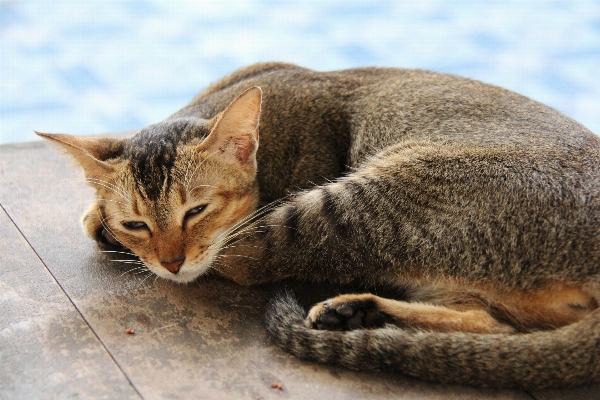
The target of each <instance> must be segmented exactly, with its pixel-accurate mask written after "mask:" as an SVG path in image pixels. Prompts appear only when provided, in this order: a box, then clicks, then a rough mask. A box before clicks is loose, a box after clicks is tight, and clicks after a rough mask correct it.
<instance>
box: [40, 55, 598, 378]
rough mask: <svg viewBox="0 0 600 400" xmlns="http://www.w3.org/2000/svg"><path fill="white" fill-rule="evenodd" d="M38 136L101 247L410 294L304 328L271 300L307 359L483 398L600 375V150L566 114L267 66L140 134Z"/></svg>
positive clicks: (458, 89)
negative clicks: (76, 176) (84, 207)
mask: <svg viewBox="0 0 600 400" xmlns="http://www.w3.org/2000/svg"><path fill="white" fill-rule="evenodd" d="M259 132H260V140H259ZM39 135H40V136H42V137H44V138H46V139H50V140H52V141H54V142H56V143H59V144H60V145H62V147H63V148H64V149H65V150H66V151H67V152H68V153H69V154H70V155H71V156H73V157H74V158H75V160H76V161H77V162H78V163H79V164H80V165H81V167H83V171H84V173H85V177H86V179H87V182H88V183H89V184H91V185H92V186H93V187H94V188H95V189H96V193H97V203H96V204H95V205H94V206H93V207H92V208H91V209H89V210H88V211H87V213H86V214H85V215H84V217H83V225H84V228H85V231H86V232H87V234H88V235H89V236H91V237H92V238H93V239H95V240H97V241H98V242H99V243H100V244H102V245H104V246H120V247H124V248H128V249H130V250H132V251H133V252H134V253H135V254H136V255H137V256H139V258H140V259H141V260H142V261H143V262H144V263H145V265H146V266H147V267H148V268H149V269H150V270H151V271H152V272H154V273H155V274H156V275H159V276H160V277H163V278H165V279H170V280H172V281H176V282H190V281H193V280H194V279H196V278H197V277H199V276H200V275H202V274H204V273H205V272H207V271H209V270H212V271H216V272H218V273H220V274H222V275H223V276H225V277H227V278H229V279H232V280H233V281H235V282H238V283H240V284H242V285H252V284H258V283H265V282H274V281H279V280H282V279H284V278H296V279H308V280H312V281H323V282H334V283H338V284H346V283H352V282H360V283H361V284H363V285H365V286H370V287H374V288H377V287H383V286H385V287H393V288H396V289H397V291H398V293H402V296H403V297H402V298H401V299H392V298H382V297H378V296H376V295H374V294H369V293H363V294H346V295H340V296H338V297H334V298H332V299H329V300H326V301H324V302H322V303H319V304H317V305H315V306H314V307H313V308H312V309H311V310H310V312H309V313H308V316H306V314H305V313H304V311H303V310H302V309H301V308H300V306H299V305H298V304H297V302H296V300H295V299H294V298H293V297H292V296H291V295H289V294H283V295H280V296H279V297H277V298H275V299H274V300H273V301H271V302H270V304H269V305H268V306H267V310H266V314H265V321H266V326H267V329H268V331H269V332H270V334H271V335H272V336H273V337H274V340H275V341H276V342H277V343H278V344H279V345H281V346H282V347H283V348H285V349H286V350H288V351H290V352H292V353H293V354H295V355H297V356H299V357H302V358H306V359H310V360H316V361H321V362H326V363H337V364H341V365H344V366H346V367H348V368H352V369H358V370H368V369H393V370H396V371H400V372H402V373H405V374H408V375H412V376H417V377H421V378H424V379H430V380H436V381H441V382H455V383H467V384H473V385H480V386H503V387H507V386H517V387H548V386H569V385H577V384H583V383H589V382H597V381H600V309H598V304H599V302H600V139H599V138H598V137H597V136H595V135H594V134H592V133H591V132H590V131H588V130H587V129H586V128H584V127H583V126H581V125H579V124H578V123H576V122H575V121H573V120H571V119H569V118H567V117H565V116H563V115H561V114H560V113H558V112H557V111H555V110H553V109H551V108H549V107H546V106H544V105H542V104H539V103H536V102H534V101H532V100H530V99H527V98H525V97H523V96H520V95H518V94H515V93H512V92H510V91H507V90H504V89H501V88H498V87H495V86H490V85H486V84H483V83H480V82H476V81H473V80H469V79H465V78H459V77H456V76H451V75H443V74H437V73H433V72H427V71H420V70H402V69H380V68H363V69H353V70H345V71H335V72H315V71H311V70H309V69H305V68H301V67H298V66H295V65H290V64H282V63H264V64H256V65H252V66H249V67H247V68H242V69H240V70H238V71H236V72H234V73H232V74H230V75H228V76H226V77H225V78H223V79H221V80H220V81H218V82H216V83H214V84H213V85H211V86H209V87H208V88H207V89H206V90H204V91H203V92H202V93H200V94H199V95H198V96H197V97H196V98H195V99H194V100H193V101H192V102H191V103H190V104H189V105H188V106H186V107H185V108H183V109H182V110H180V111H178V112H177V113H175V114H174V115H172V116H171V117H169V118H167V119H166V120H165V121H163V122H160V123H158V124H156V125H151V126H149V127H147V128H144V129H142V130H141V131H139V132H138V133H137V134H135V135H134V136H132V137H130V138H125V139H113V138H91V137H76V136H69V135H62V134H55V135H50V134H39ZM259 142H260V145H259Z"/></svg>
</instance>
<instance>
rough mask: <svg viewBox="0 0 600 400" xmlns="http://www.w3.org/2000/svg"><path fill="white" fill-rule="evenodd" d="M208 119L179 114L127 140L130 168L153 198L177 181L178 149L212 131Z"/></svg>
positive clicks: (144, 192) (146, 192) (135, 179)
mask: <svg viewBox="0 0 600 400" xmlns="http://www.w3.org/2000/svg"><path fill="white" fill-rule="evenodd" d="M206 122H207V121H206V120H203V119H200V118H179V119H174V120H167V121H163V122H161V123H158V124H155V125H150V126H148V127H146V128H144V129H142V130H141V131H139V132H138V133H137V134H136V135H134V136H133V137H131V138H130V139H128V140H127V142H126V143H125V146H124V154H123V155H124V157H125V158H126V159H127V160H128V161H129V172H130V173H131V175H132V178H133V180H134V181H135V182H136V184H137V185H138V186H139V187H140V191H141V192H142V193H143V194H144V196H145V197H147V198H148V199H149V200H157V199H158V198H159V197H161V195H163V194H164V192H165V191H166V190H168V189H169V188H170V186H171V184H172V183H173V174H172V170H173V167H174V166H175V161H176V159H177V155H178V151H179V150H180V149H181V148H183V146H185V145H186V144H187V143H190V142H192V141H200V140H202V139H204V138H205V137H206V136H208V134H209V133H210V130H209V127H208V126H207V123H206Z"/></svg>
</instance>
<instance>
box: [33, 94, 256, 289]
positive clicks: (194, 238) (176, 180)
mask: <svg viewBox="0 0 600 400" xmlns="http://www.w3.org/2000/svg"><path fill="white" fill-rule="evenodd" d="M260 102H261V91H260V89H259V88H253V89H249V90H248V91H246V92H244V93H243V94H242V95H240V96H239V97H238V98H237V99H236V100H234V101H233V102H232V104H231V105H230V106H229V107H228V108H227V109H226V110H225V111H224V112H223V113H221V114H220V115H218V116H217V117H215V118H214V119H213V120H211V121H205V120H200V119H191V120H190V119H188V120H186V121H187V122H186V123H187V125H186V129H188V131H189V130H190V129H197V130H202V129H204V130H205V131H209V132H210V134H209V135H208V136H207V137H206V138H205V139H199V138H197V139H192V140H180V141H179V143H176V145H172V143H170V142H169V132H171V135H172V134H173V133H172V132H173V129H177V126H178V125H181V124H178V123H177V121H175V123H173V121H166V122H164V123H161V124H157V125H154V126H152V127H149V128H147V129H149V130H150V129H151V130H152V135H147V137H148V138H150V139H157V138H158V139H160V140H158V141H157V140H150V141H148V139H146V136H143V135H141V134H140V135H139V138H144V141H140V140H139V138H138V140H136V141H135V143H134V141H130V142H127V139H125V140H123V141H117V140H115V139H106V138H104V139H91V138H79V137H74V136H68V135H42V136H44V137H46V138H49V139H52V140H54V141H57V142H58V143H60V144H61V145H63V147H64V148H65V149H66V150H67V151H68V152H69V153H70V154H71V155H73V156H74V157H75V159H76V160H77V161H78V162H79V164H80V165H81V166H82V167H83V169H84V172H85V175H86V178H87V180H88V182H89V183H90V184H91V185H92V186H94V187H95V188H96V194H97V204H96V205H95V206H94V207H93V208H92V209H90V210H89V211H88V213H87V214H86V215H85V216H84V229H85V230H86V232H87V233H88V234H89V235H90V236H92V237H94V238H96V239H97V238H98V236H99V232H100V231H102V230H104V235H107V236H108V237H110V239H111V240H113V241H117V242H119V243H120V244H122V245H123V246H124V247H127V248H128V249H131V250H132V251H133V252H134V253H135V254H136V255H137V256H138V257H140V259H141V260H142V261H143V262H144V263H145V264H146V266H148V268H149V269H150V270H151V271H152V272H154V273H155V274H157V275H158V276H160V277H163V278H166V279H170V280H174V281H177V282H190V281H192V280H194V279H196V278H197V277H198V276H200V275H201V274H203V273H204V272H206V271H207V270H208V269H209V268H210V267H211V265H212V264H213V263H214V262H215V257H216V256H217V254H218V252H219V250H220V248H221V247H222V245H223V244H224V243H226V240H227V237H228V233H229V230H230V228H232V227H233V226H234V225H235V224H236V223H237V222H239V221H240V220H242V219H243V218H244V217H245V216H247V215H248V214H250V213H251V212H253V211H254V210H255V209H256V206H257V203H258V187H257V183H256V150H257V148H258V118H259V114H260ZM190 124H192V125H195V126H191V127H190ZM162 140H165V141H166V144H165V143H164V142H162ZM146 142H147V143H146ZM151 142H152V143H151Z"/></svg>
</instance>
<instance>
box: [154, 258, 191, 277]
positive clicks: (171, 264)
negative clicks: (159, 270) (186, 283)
mask: <svg viewBox="0 0 600 400" xmlns="http://www.w3.org/2000/svg"><path fill="white" fill-rule="evenodd" d="M184 261H185V257H183V258H176V259H174V260H173V261H161V262H160V265H162V266H163V267H165V268H166V269H168V270H169V271H171V272H172V273H174V274H176V273H178V272H179V268H181V265H182V264H183V262H184Z"/></svg>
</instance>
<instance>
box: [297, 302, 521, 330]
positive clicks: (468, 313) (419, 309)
mask: <svg viewBox="0 0 600 400" xmlns="http://www.w3.org/2000/svg"><path fill="white" fill-rule="evenodd" d="M384 323H392V324H395V325H399V326H401V327H412V328H419V329H427V330H435V331H442V332H450V331H452V332H472V333H512V332H515V330H514V328H513V327H511V326H510V325H507V324H503V323H501V322H499V321H497V320H495V319H494V318H493V317H492V316H491V315H490V314H489V313H487V312H486V311H485V310H482V309H476V308H473V309H467V310H455V309H451V308H448V307H445V306H438V305H432V304H427V303H408V302H405V301H398V300H391V299H386V298H382V297H379V296H375V295H373V294H368V293H367V294H346V295H340V296H337V297H334V298H332V299H329V300H326V301H324V302H321V303H319V304H317V305H315V306H314V307H313V308H312V309H311V310H310V312H309V313H308V317H307V319H306V326H307V327H308V328H317V329H328V330H352V329H358V328H369V327H377V326H381V325H383V324H384Z"/></svg>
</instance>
